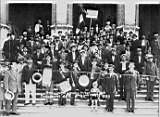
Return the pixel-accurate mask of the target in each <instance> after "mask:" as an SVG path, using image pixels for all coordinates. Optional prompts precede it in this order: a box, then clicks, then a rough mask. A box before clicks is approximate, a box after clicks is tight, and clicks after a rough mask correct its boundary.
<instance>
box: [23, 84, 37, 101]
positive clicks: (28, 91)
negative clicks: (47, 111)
mask: <svg viewBox="0 0 160 117" xmlns="http://www.w3.org/2000/svg"><path fill="white" fill-rule="evenodd" d="M30 95H31V99H32V103H36V84H33V83H32V82H31V81H30V82H29V84H25V103H29V101H30Z"/></svg>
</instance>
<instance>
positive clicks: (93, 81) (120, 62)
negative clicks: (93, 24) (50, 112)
mask: <svg viewBox="0 0 160 117" xmlns="http://www.w3.org/2000/svg"><path fill="white" fill-rule="evenodd" d="M110 25H111V24H110V22H107V24H106V26H105V27H104V28H102V29H101V30H99V31H98V32H97V31H94V28H91V30H88V29H87V30H86V29H85V30H83V29H82V30H80V32H79V33H78V34H73V32H70V33H66V35H62V32H59V33H58V34H59V35H58V36H51V35H48V34H46V35H44V34H43V33H42V32H45V31H42V30H43V25H42V23H41V21H40V20H39V21H38V23H37V24H36V26H35V35H29V34H28V32H27V31H24V32H23V35H21V36H20V37H19V38H17V37H16V38H15V35H14V34H8V35H7V36H8V40H7V41H6V42H5V44H4V47H3V56H4V59H5V61H4V63H8V62H9V63H10V64H9V65H8V64H7V65H6V66H7V67H8V68H9V70H6V71H5V72H4V73H2V71H4V66H3V65H2V64H1V67H2V68H3V70H1V71H0V72H1V74H0V82H1V87H0V106H2V105H4V103H2V102H4V100H5V102H6V103H5V106H6V108H5V109H6V112H7V115H8V114H18V113H17V112H16V104H17V98H18V95H19V93H21V92H22V91H23V90H22V89H23V88H24V89H25V90H24V92H23V93H24V94H25V103H24V104H25V105H28V104H30V99H29V98H30V95H31V97H32V104H33V105H35V104H36V90H37V87H38V86H41V87H43V88H45V89H46V92H45V102H44V104H45V105H48V104H53V98H54V96H53V93H54V88H55V87H56V88H58V91H59V92H60V93H59V104H60V105H64V104H66V95H67V93H71V97H70V98H71V105H74V103H75V100H76V92H77V91H78V92H82V95H83V96H84V95H89V97H90V98H89V101H90V103H91V104H89V105H91V106H92V107H93V108H95V109H96V108H97V106H99V100H100V97H101V94H103V95H105V98H106V110H107V111H109V112H112V111H113V110H114V97H115V95H117V94H119V95H120V96H119V99H120V100H125V101H126V103H127V106H126V108H127V111H128V112H134V108H135V98H136V90H137V88H138V90H141V87H140V85H141V81H142V80H143V78H142V76H143V75H144V76H145V80H146V85H147V97H146V100H153V92H154V83H155V81H156V80H158V75H159V74H158V69H157V65H158V64H157V63H156V61H155V60H156V59H154V56H153V55H152V52H150V53H148V52H149V50H150V48H152V45H149V41H146V39H145V36H143V37H142V39H141V40H139V39H137V36H136V35H135V34H133V35H131V34H130V35H129V36H128V37H126V35H125V32H123V30H122V29H115V28H114V29H112V27H111V26H110ZM40 31H41V32H40ZM113 32H114V33H113ZM116 32H119V34H120V35H117V34H116ZM130 33H133V32H130ZM49 34H50V33H49ZM140 38H141V37H140ZM144 42H145V43H144ZM140 43H142V46H143V47H142V46H141V44H140ZM152 43H153V42H152ZM139 44H140V45H139ZM145 56H146V58H145ZM157 56H158V55H157ZM157 56H156V57H157ZM6 66H5V67H6ZM158 67H159V66H158ZM3 85H4V86H3ZM9 91H11V92H12V93H13V95H14V98H13V99H12V100H9V99H6V98H5V96H2V95H5V94H6V93H7V92H9ZM8 95H9V94H8ZM10 97H13V96H12V95H10ZM11 103H12V110H10V106H11ZM10 111H11V112H10Z"/></svg>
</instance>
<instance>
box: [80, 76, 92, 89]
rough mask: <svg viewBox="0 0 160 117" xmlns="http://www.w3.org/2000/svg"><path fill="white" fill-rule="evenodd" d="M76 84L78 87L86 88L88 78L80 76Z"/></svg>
mask: <svg viewBox="0 0 160 117" xmlns="http://www.w3.org/2000/svg"><path fill="white" fill-rule="evenodd" d="M78 82H79V85H80V86H82V87H87V86H88V85H89V78H88V76H87V75H81V76H80V77H79V80H78Z"/></svg>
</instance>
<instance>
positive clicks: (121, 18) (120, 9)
mask: <svg viewBox="0 0 160 117" xmlns="http://www.w3.org/2000/svg"><path fill="white" fill-rule="evenodd" d="M124 24H125V5H124V4H118V5H117V25H118V26H121V25H124Z"/></svg>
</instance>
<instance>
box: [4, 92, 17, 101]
mask: <svg viewBox="0 0 160 117" xmlns="http://www.w3.org/2000/svg"><path fill="white" fill-rule="evenodd" d="M4 97H5V99H6V100H13V99H14V97H15V95H14V93H13V92H12V91H9V90H7V91H6V92H5V94H4Z"/></svg>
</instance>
